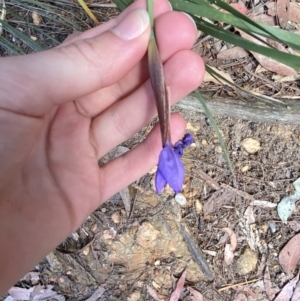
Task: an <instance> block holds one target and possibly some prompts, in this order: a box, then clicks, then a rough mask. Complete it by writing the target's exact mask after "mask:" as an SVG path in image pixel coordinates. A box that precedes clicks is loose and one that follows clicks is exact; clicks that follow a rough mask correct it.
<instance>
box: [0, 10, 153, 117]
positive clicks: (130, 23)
mask: <svg viewBox="0 0 300 301" xmlns="http://www.w3.org/2000/svg"><path fill="white" fill-rule="evenodd" d="M149 35H150V26H149V16H148V13H147V11H146V10H145V9H142V8H138V9H136V10H134V11H132V12H131V13H129V14H128V15H127V16H126V17H125V18H124V19H123V20H121V21H120V23H118V24H117V25H116V26H115V27H113V28H112V29H110V30H108V31H105V32H104V33H102V34H101V35H99V36H96V37H94V38H91V39H85V40H79V41H76V42H74V43H72V44H69V45H67V46H65V47H59V48H55V49H51V50H48V51H44V52H40V53H36V54H30V55H25V56H20V57H14V58H2V59H0V62H1V71H0V91H2V95H1V100H0V107H1V108H4V109H7V110H10V111H13V112H17V113H22V114H26V115H30V116H40V115H43V114H45V113H46V112H47V111H48V110H50V109H51V107H53V106H54V105H60V104H63V103H65V102H68V101H72V100H75V99H77V98H79V97H82V96H84V95H87V94H89V93H92V92H95V91H97V90H98V89H100V88H103V87H107V86H109V85H112V84H114V83H116V82H118V81H119V80H120V79H122V77H124V76H125V75H126V74H127V73H128V72H129V71H130V70H131V69H132V68H133V67H134V66H135V65H136V64H137V63H138V62H139V61H140V60H141V58H142V57H143V55H144V54H145V52H146V50H147V45H148V39H149Z"/></svg>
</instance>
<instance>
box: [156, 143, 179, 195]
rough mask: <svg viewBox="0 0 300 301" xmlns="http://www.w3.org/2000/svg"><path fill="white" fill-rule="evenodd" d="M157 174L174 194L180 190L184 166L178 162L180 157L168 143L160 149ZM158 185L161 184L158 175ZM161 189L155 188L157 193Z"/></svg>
mask: <svg viewBox="0 0 300 301" xmlns="http://www.w3.org/2000/svg"><path fill="white" fill-rule="evenodd" d="M157 174H161V176H162V177H163V178H164V179H165V181H166V182H167V183H168V184H169V185H170V187H171V188H172V189H173V190H174V192H175V193H178V192H180V191H181V190H182V185H183V180H184V166H183V163H182V162H181V160H180V157H179V156H178V155H177V154H176V153H175V152H174V150H173V148H172V146H171V145H170V143H167V144H166V145H165V147H164V148H163V149H162V151H161V152H160V155H159V161H158V169H157ZM158 177H159V178H158V179H159V180H160V182H159V184H162V183H163V182H162V180H161V179H160V175H158ZM160 188H161V185H160V186H159V187H157V188H156V190H157V191H159V189H160Z"/></svg>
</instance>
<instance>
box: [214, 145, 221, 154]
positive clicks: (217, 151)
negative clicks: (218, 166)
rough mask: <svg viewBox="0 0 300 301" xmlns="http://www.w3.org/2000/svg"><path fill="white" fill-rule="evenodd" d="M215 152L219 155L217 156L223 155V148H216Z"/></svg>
mask: <svg viewBox="0 0 300 301" xmlns="http://www.w3.org/2000/svg"><path fill="white" fill-rule="evenodd" d="M215 152H216V153H217V154H222V147H221V146H219V145H218V146H216V148H215Z"/></svg>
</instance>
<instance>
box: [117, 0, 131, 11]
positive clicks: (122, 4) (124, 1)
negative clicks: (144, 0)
mask: <svg viewBox="0 0 300 301" xmlns="http://www.w3.org/2000/svg"><path fill="white" fill-rule="evenodd" d="M113 2H114V3H115V4H116V5H117V7H118V9H119V10H121V11H123V10H124V9H125V8H126V7H127V6H129V5H130V4H131V3H132V2H133V0H113Z"/></svg>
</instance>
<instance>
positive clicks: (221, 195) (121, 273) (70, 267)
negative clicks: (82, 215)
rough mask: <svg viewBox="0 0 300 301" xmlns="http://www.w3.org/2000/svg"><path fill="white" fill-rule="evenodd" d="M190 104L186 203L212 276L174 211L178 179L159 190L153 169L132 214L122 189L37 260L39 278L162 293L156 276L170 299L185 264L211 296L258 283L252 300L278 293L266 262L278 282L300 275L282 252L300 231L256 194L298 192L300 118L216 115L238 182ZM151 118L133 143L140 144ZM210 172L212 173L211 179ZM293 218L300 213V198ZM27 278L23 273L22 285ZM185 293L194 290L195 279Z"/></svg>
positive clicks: (135, 293)
mask: <svg viewBox="0 0 300 301" xmlns="http://www.w3.org/2000/svg"><path fill="white" fill-rule="evenodd" d="M181 113H183V114H184V115H185V117H186V120H187V121H188V127H187V132H190V133H192V134H193V135H194V138H195V144H194V145H192V146H191V147H190V148H189V149H188V151H187V152H186V153H185V154H184V156H183V161H184V163H185V166H186V173H187V175H186V179H185V184H184V190H183V194H184V195H185V197H186V199H187V203H186V205H184V206H183V207H181V209H180V210H181V215H182V221H181V223H182V224H185V225H186V228H187V229H188V230H189V232H190V234H191V236H192V237H193V239H194V240H195V242H196V244H197V245H198V246H199V248H200V249H201V250H202V251H203V254H204V256H205V258H206V261H207V263H208V264H209V266H210V268H211V270H212V271H213V273H214V274H215V279H214V280H213V281H209V280H208V279H207V277H206V276H205V275H204V274H203V272H202V271H201V269H200V268H199V266H198V265H197V264H196V263H195V261H194V259H193V257H192V255H191V253H190V251H189V249H188V247H187V244H186V242H185V241H184V240H183V237H182V235H181V233H180V232H179V230H178V228H177V227H176V223H175V221H174V215H173V214H172V210H171V203H172V199H173V198H174V197H173V195H172V193H171V191H170V190H169V189H166V190H165V192H164V193H163V194H162V195H157V194H156V193H155V190H154V186H153V179H154V170H152V171H151V172H150V173H148V174H147V175H145V176H144V177H143V178H141V179H140V180H139V181H137V182H136V183H134V184H132V185H131V186H130V187H129V193H130V200H131V206H132V211H131V212H130V217H128V216H127V212H126V210H125V207H124V204H123V201H122V197H121V195H119V194H118V195H116V196H114V197H113V198H112V199H111V200H109V201H107V202H106V203H105V204H104V205H103V206H101V207H99V208H98V210H96V211H95V212H94V213H93V214H92V215H91V216H89V217H88V219H87V220H86V222H85V223H84V225H83V226H82V227H81V228H80V229H78V230H77V232H76V233H74V234H73V235H72V237H69V238H68V239H67V240H66V241H65V242H64V243H63V244H62V245H60V246H59V248H58V249H57V250H54V251H53V252H51V254H49V255H48V256H47V258H46V259H45V261H44V262H42V263H40V264H39V265H38V266H37V267H36V271H37V272H39V273H40V274H39V283H40V284H43V285H46V284H51V285H54V290H55V291H57V292H58V293H59V294H62V295H64V296H65V297H66V298H67V300H86V299H87V298H88V297H89V296H91V295H92V293H93V292H94V291H95V290H96V289H97V288H98V287H99V286H101V287H103V288H104V289H105V293H104V294H103V295H102V297H101V298H100V299H99V300H128V301H132V300H153V299H152V298H151V297H150V295H149V294H148V293H147V286H150V287H152V288H154V289H155V290H156V291H157V292H158V293H160V294H161V295H162V296H164V300H168V296H170V294H171V292H172V291H173V290H174V286H175V284H176V281H177V278H178V277H179V276H180V275H181V273H182V272H183V270H184V269H185V268H186V269H187V278H186V286H190V287H192V288H194V289H197V290H198V291H200V292H201V293H202V294H203V295H204V296H205V297H206V299H207V300H208V301H213V300H220V301H221V300H222V301H225V300H226V301H227V300H228V301H231V300H233V299H234V296H235V295H236V294H237V292H239V290H242V289H241V287H248V288H251V290H252V291H251V293H250V295H249V293H246V296H247V298H248V299H246V300H269V299H268V298H267V296H266V294H265V293H264V289H262V279H263V275H264V274H263V273H264V271H265V269H266V267H268V269H269V272H270V276H271V283H272V286H273V288H274V289H276V288H277V289H281V288H282V286H283V284H285V283H286V282H287V281H288V280H289V279H291V278H292V276H293V275H295V273H296V271H295V273H294V274H293V273H292V275H290V276H289V277H288V276H286V274H285V273H284V272H283V270H282V268H281V266H280V264H279V263H278V254H279V252H280V250H281V249H282V247H283V246H284V245H285V244H286V243H287V241H288V240H289V239H290V238H291V237H293V236H294V235H295V234H296V233H297V231H295V230H293V228H291V227H290V226H289V225H285V224H283V223H282V222H281V220H280V219H279V217H278V214H277V210H276V207H274V208H271V209H270V208H262V207H261V206H256V205H253V206H252V205H251V204H253V203H252V202H253V200H263V201H269V202H272V203H274V204H277V203H278V202H279V201H280V200H281V199H282V198H283V197H285V196H288V195H290V194H292V193H293V192H294V187H293V185H292V183H293V182H294V181H295V180H296V179H297V178H299V176H300V158H299V157H300V154H299V146H300V127H299V126H290V125H281V124H271V123H255V122H251V121H245V120H235V119H231V118H219V119H218V118H217V119H216V121H217V124H218V125H219V127H220V130H221V133H222V135H223V138H224V140H225V143H226V146H227V150H228V152H229V154H230V158H231V160H232V162H233V165H234V168H235V172H236V182H237V185H235V184H234V183H233V177H232V176H231V175H230V172H229V169H228V167H227V164H226V162H225V160H224V157H223V154H222V150H221V148H220V145H219V142H218V139H217V137H216V134H215V133H214V131H213V129H212V127H211V126H210V124H209V121H208V119H207V117H206V116H205V115H202V114H199V113H194V112H181ZM150 128H151V126H149V127H147V128H145V129H144V131H143V132H142V133H140V135H136V136H135V137H134V138H133V139H132V140H131V141H128V142H127V143H126V146H128V147H129V148H131V147H133V146H134V145H135V144H136V143H138V141H139V140H141V139H143V138H142V137H143V135H144V134H145V133H147V132H148V131H149V130H150ZM247 138H252V139H254V140H256V141H258V142H259V144H260V145H257V149H256V152H255V153H254V154H250V153H249V149H248V152H247V151H246V149H245V147H243V146H242V145H244V141H245V139H247ZM246 141H247V140H246ZM201 172H203V173H205V174H206V175H207V176H208V178H207V179H204V178H203V174H201ZM211 179H213V182H216V183H217V184H218V185H221V188H220V187H215V185H214V183H213V182H212V181H211ZM234 186H236V188H234ZM216 188H219V189H218V190H216ZM249 206H250V207H251V208H253V212H254V218H255V220H254V221H253V225H254V228H253V229H254V233H255V235H256V238H255V240H256V241H255V243H254V250H251V249H250V247H249V240H248V239H249V237H248V233H247V229H246V228H247V225H246V223H247V221H246V217H245V211H246V209H247V208H248V207H249ZM289 220H298V221H299V220H300V218H299V208H296V210H295V211H294V212H293V215H292V216H291V218H290V219H289ZM223 228H230V229H232V230H233V231H234V233H235V234H236V236H237V248H236V250H235V251H234V259H233V262H232V263H231V264H230V265H227V264H226V263H225V261H224V250H225V248H226V244H229V242H230V239H229V236H228V234H226V232H225V231H224V230H222V229H223ZM250 245H251V243H250ZM247 283H250V284H247ZM28 284H29V285H30V283H28V282H27V284H26V281H23V282H20V283H19V284H18V285H19V286H21V287H22V286H23V287H24V286H26V285H28ZM254 294H255V295H254ZM251 296H252V297H251ZM254 297H255V298H254ZM180 300H192V299H191V298H190V297H189V292H188V290H187V289H186V288H185V289H184V290H183V292H182V294H181V299H180Z"/></svg>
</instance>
